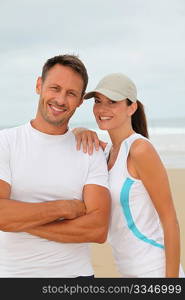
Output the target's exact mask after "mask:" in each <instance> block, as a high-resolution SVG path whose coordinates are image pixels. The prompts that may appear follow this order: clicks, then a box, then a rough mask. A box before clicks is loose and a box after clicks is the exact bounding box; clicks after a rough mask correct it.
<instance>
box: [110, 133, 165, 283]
mask: <svg viewBox="0 0 185 300" xmlns="http://www.w3.org/2000/svg"><path fill="white" fill-rule="evenodd" d="M137 139H145V140H148V139H146V138H145V137H143V136H142V135H140V134H137V133H134V134H132V135H131V136H130V137H128V138H127V139H125V140H124V141H123V142H122V144H121V146H120V150H119V153H118V156H117V159H116V162H115V164H114V166H113V167H112V168H111V169H110V171H109V185H110V191H111V196H112V213H111V221H110V230H109V235H108V240H109V243H110V244H111V246H112V250H113V256H114V258H115V261H116V264H117V267H118V270H119V272H120V273H121V274H122V275H123V276H124V277H137V276H138V275H139V274H143V273H144V272H148V271H151V270H155V269H157V268H160V267H164V264H165V251H164V239H163V230H162V226H161V224H160V220H159V217H158V214H157V212H156V210H155V207H154V205H153V203H152V200H151V198H150V196H149V194H148V192H147V190H146V188H145V187H144V185H143V183H142V181H141V180H139V179H135V178H133V177H132V176H131V175H130V174H129V172H128V170H127V158H128V154H129V151H130V147H131V145H132V143H133V142H134V141H135V140H137ZM110 148H111V145H107V147H106V149H105V154H106V155H107V156H108V154H109V152H110ZM151 180H152V178H151Z"/></svg>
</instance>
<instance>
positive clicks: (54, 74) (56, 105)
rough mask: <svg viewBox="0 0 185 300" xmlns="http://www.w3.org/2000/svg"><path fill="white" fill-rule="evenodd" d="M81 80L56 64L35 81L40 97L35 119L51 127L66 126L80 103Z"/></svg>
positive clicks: (68, 68) (66, 68) (73, 72)
mask: <svg viewBox="0 0 185 300" xmlns="http://www.w3.org/2000/svg"><path fill="white" fill-rule="evenodd" d="M83 84H84V83H83V79H82V78H81V76H80V75H79V74H78V73H76V72H75V71H73V70H72V69H71V68H70V67H67V66H61V65H59V64H56V65H55V66H54V67H52V68H51V69H50V70H49V71H48V73H47V74H46V78H45V80H44V81H42V78H40V77H39V78H38V80H37V87H36V90H37V93H38V94H39V95H40V100H39V107H38V112H37V118H39V120H40V122H41V121H43V122H47V123H49V124H51V125H53V126H57V127H62V126H66V127H67V125H68V122H69V119H70V118H71V116H72V115H73V114H74V112H75V110H76V108H77V107H78V106H79V105H80V104H81V103H82V90H83Z"/></svg>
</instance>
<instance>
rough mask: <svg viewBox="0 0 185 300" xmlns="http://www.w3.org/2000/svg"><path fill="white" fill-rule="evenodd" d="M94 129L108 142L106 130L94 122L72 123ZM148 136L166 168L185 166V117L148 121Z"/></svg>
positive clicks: (75, 125)
mask: <svg viewBox="0 0 185 300" xmlns="http://www.w3.org/2000/svg"><path fill="white" fill-rule="evenodd" d="M72 125H73V127H86V128H89V129H92V130H94V131H96V133H97V134H98V136H99V138H100V139H101V140H103V141H106V142H109V141H110V138H109V136H108V134H107V132H106V131H104V130H100V129H99V128H98V127H97V125H96V123H92V122H91V123H83V124H82V123H81V124H77V123H76V124H72ZM148 125H149V126H148V131H149V138H150V140H151V142H152V143H153V145H154V147H155V149H156V150H157V152H158V154H159V156H160V158H161V160H162V162H163V164H164V165H165V167H166V168H168V169H176V168H180V169H182V168H185V119H168V120H152V121H150V122H148Z"/></svg>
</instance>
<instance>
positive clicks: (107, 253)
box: [91, 169, 185, 277]
mask: <svg viewBox="0 0 185 300" xmlns="http://www.w3.org/2000/svg"><path fill="white" fill-rule="evenodd" d="M167 172H168V176H169V181H170V186H171V191H172V195H173V201H174V204H175V208H176V212H177V217H178V220H179V224H180V231H181V263H182V266H183V268H184V270H185V169H168V170H167ZM91 249H92V262H93V266H94V269H95V276H96V277H120V274H119V272H118V271H117V269H116V266H115V264H114V260H113V257H112V251H111V247H110V245H109V244H108V243H107V242H106V243H104V244H92V247H91Z"/></svg>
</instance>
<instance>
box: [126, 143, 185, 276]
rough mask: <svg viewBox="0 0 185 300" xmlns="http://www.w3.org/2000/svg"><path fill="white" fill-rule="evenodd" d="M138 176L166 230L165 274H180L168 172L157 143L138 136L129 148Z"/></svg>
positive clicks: (174, 216) (175, 225) (178, 242)
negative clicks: (156, 147)
mask: <svg viewBox="0 0 185 300" xmlns="http://www.w3.org/2000/svg"><path fill="white" fill-rule="evenodd" d="M130 159H131V161H132V162H133V165H134V168H135V170H136V173H137V176H138V177H139V179H141V180H142V182H143V184H144V186H145V187H146V189H147V191H148V193H149V195H150V197H151V199H152V201H153V204H154V206H155V208H156V211H157V213H158V215H159V218H160V221H161V223H162V226H163V231H164V244H165V256H166V277H179V264H180V232H179V224H178V220H177V216H176V211H175V208H174V204H173V200H172V195H171V191H170V185H169V181H168V176H167V172H166V170H165V168H164V166H163V164H162V162H161V160H160V157H159V155H158V154H157V152H156V151H155V149H154V147H153V146H152V145H151V144H150V143H149V142H147V141H143V140H137V141H135V142H134V143H133V145H132V147H131V151H130Z"/></svg>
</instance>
